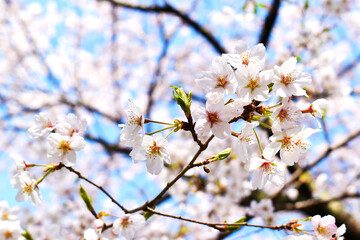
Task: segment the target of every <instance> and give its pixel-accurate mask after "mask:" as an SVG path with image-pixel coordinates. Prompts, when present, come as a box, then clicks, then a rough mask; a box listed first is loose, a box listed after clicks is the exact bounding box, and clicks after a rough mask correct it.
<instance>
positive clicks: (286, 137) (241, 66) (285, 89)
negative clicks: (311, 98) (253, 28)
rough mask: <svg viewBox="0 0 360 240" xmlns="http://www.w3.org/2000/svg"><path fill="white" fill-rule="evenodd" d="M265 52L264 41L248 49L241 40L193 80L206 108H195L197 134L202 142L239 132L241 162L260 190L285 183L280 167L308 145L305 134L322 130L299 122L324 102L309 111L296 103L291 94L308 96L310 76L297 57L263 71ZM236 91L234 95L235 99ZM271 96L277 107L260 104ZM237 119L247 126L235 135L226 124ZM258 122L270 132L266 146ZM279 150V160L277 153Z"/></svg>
mask: <svg viewBox="0 0 360 240" xmlns="http://www.w3.org/2000/svg"><path fill="white" fill-rule="evenodd" d="M265 56H266V54H265V47H264V46H263V45H262V44H258V45H256V46H254V47H253V48H249V47H248V46H247V45H246V44H245V43H244V42H243V41H239V42H238V43H237V45H236V47H235V53H232V54H223V55H222V56H221V57H217V58H216V59H215V60H214V61H213V63H212V69H211V71H205V72H202V73H200V74H199V75H198V76H197V78H196V79H195V81H196V83H197V84H198V85H199V86H200V87H201V88H202V89H203V90H204V91H205V93H206V98H207V101H206V109H205V108H202V107H200V108H197V109H195V110H194V111H193V115H194V119H195V121H196V125H195V130H196V132H197V134H198V135H199V138H200V139H201V140H204V139H206V138H207V137H208V136H209V135H210V134H213V135H215V137H218V138H220V139H224V138H226V137H228V136H230V135H234V136H237V137H238V140H239V141H238V142H239V144H238V147H239V148H240V149H241V151H240V152H242V153H243V154H242V156H243V159H242V160H243V161H244V162H246V165H247V169H248V171H250V172H253V176H252V187H253V189H256V188H260V189H261V188H263V187H264V185H265V184H266V182H267V181H270V182H272V183H273V184H274V185H276V186H282V185H283V184H284V182H285V168H284V167H285V166H291V165H293V164H294V163H296V162H298V160H299V157H300V154H301V153H304V152H305V151H306V150H307V149H308V147H309V146H310V143H309V141H308V140H307V138H308V137H309V136H311V135H312V134H314V133H316V132H319V131H321V130H320V129H311V128H304V127H302V126H300V125H299V122H300V121H301V120H302V119H303V118H304V115H306V114H309V113H310V114H311V116H313V117H321V116H322V115H321V114H322V111H321V110H320V109H321V108H324V107H325V105H326V100H324V99H321V100H318V101H315V102H314V103H313V104H312V105H311V106H310V107H309V109H305V110H300V109H299V108H298V107H296V104H295V103H294V102H293V101H292V97H293V96H305V97H307V94H306V91H305V90H304V87H306V86H307V85H308V84H309V83H311V78H310V75H309V74H308V73H305V72H300V71H298V70H297V69H296V63H297V59H296V58H295V57H291V58H289V59H288V60H287V61H285V62H284V63H283V64H282V65H281V66H275V67H274V68H273V69H271V70H264V69H263V68H264V66H265ZM235 93H236V96H237V98H235V99H233V98H234V94H235ZM272 96H273V100H272V101H274V100H276V99H278V98H282V100H281V102H280V103H279V104H276V105H275V106H261V105H260V104H261V103H262V102H263V101H267V100H269V99H270V98H271V97H272ZM229 99H230V100H229ZM262 118H268V119H272V120H273V121H272V124H271V125H272V126H269V125H268V124H265V123H264V122H263V121H262ZM239 119H243V120H245V124H244V126H243V129H242V130H241V132H240V133H236V132H234V131H232V127H231V125H230V123H231V122H235V121H237V120H239ZM259 124H261V125H263V126H265V127H268V128H271V129H272V132H273V135H272V136H271V137H270V143H269V144H267V145H266V146H265V148H264V149H263V148H262V146H261V145H260V141H259V139H258V136H257V134H256V129H255V128H256V127H257V126H258V125H259ZM255 139H256V140H255ZM255 142H257V145H259V149H258V150H254V148H253V145H254V144H256V143H255ZM259 151H260V152H259ZM279 151H280V158H281V160H280V161H279V160H277V158H276V157H275V155H276V154H277V153H278V152H279Z"/></svg>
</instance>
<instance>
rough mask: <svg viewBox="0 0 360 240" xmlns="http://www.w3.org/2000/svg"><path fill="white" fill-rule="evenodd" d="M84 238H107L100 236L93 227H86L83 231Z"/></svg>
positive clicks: (98, 239)
mask: <svg viewBox="0 0 360 240" xmlns="http://www.w3.org/2000/svg"><path fill="white" fill-rule="evenodd" d="M84 239H85V240H107V238H105V237H100V234H99V233H98V232H96V230H95V229H93V228H88V229H86V230H85V231H84Z"/></svg>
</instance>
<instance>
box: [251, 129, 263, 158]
mask: <svg viewBox="0 0 360 240" xmlns="http://www.w3.org/2000/svg"><path fill="white" fill-rule="evenodd" d="M253 131H254V133H255V137H256V141H257V142H258V145H259V148H260V152H261V154H263V149H262V147H261V143H260V140H259V137H258V135H257V133H256V130H255V128H253Z"/></svg>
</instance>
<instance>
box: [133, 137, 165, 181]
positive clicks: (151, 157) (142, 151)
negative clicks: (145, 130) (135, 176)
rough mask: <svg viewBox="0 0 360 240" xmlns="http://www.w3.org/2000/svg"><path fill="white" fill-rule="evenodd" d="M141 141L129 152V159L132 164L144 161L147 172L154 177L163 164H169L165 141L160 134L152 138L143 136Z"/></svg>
mask: <svg viewBox="0 0 360 240" xmlns="http://www.w3.org/2000/svg"><path fill="white" fill-rule="evenodd" d="M141 140H142V141H138V142H137V144H136V145H135V146H134V148H133V150H132V151H131V152H130V157H131V158H132V160H133V161H134V163H137V162H139V161H141V160H146V167H147V170H148V172H149V173H151V174H155V175H158V174H160V172H161V170H162V168H163V166H164V162H166V163H170V155H169V153H168V150H167V140H166V139H165V138H163V137H162V136H161V134H160V133H156V134H154V135H153V136H149V135H145V136H144V137H143V138H142V139H141Z"/></svg>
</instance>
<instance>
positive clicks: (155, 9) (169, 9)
mask: <svg viewBox="0 0 360 240" xmlns="http://www.w3.org/2000/svg"><path fill="white" fill-rule="evenodd" d="M99 1H108V2H110V3H111V4H113V5H114V6H119V7H123V8H128V9H134V10H138V11H141V12H147V13H167V14H171V15H175V16H177V17H179V18H180V19H181V20H182V21H183V22H184V23H185V24H187V25H189V26H190V27H192V28H193V29H194V30H195V31H196V32H198V33H199V34H200V35H201V36H203V37H204V38H205V39H206V40H207V41H208V42H209V43H210V44H211V45H212V46H213V47H214V48H215V50H216V51H217V52H218V53H219V54H221V53H226V50H225V48H224V47H223V46H221V45H220V43H219V42H218V41H217V40H216V39H215V37H214V36H213V35H212V34H211V33H210V32H208V31H207V30H206V29H205V28H203V27H202V26H201V25H200V24H199V23H197V22H196V21H195V20H193V19H191V18H190V17H189V16H188V15H187V14H185V13H182V12H180V11H179V10H177V9H176V8H174V7H173V6H171V5H170V4H165V5H164V6H158V5H151V6H141V5H135V4H130V3H124V2H121V1H116V0H99Z"/></svg>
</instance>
